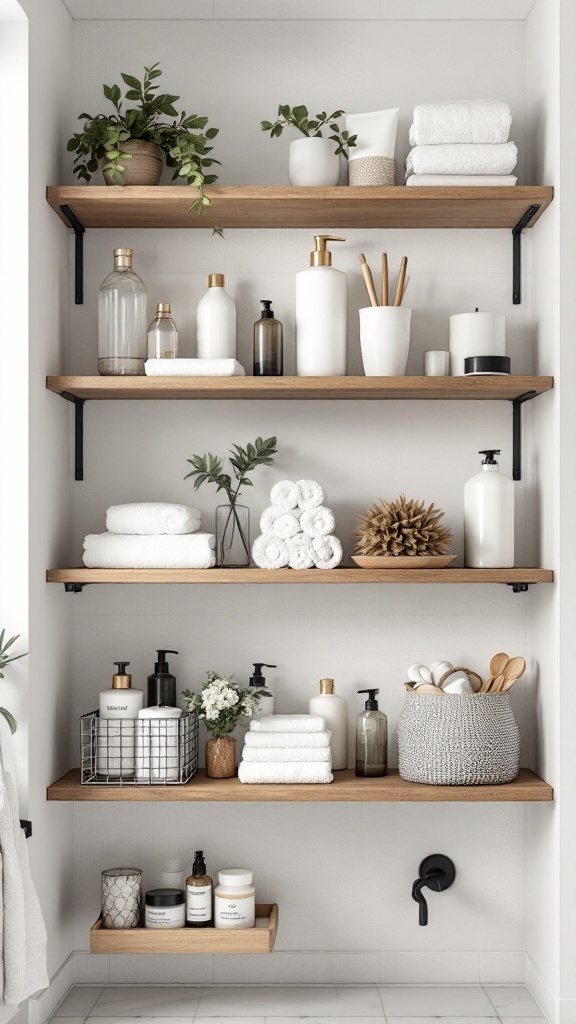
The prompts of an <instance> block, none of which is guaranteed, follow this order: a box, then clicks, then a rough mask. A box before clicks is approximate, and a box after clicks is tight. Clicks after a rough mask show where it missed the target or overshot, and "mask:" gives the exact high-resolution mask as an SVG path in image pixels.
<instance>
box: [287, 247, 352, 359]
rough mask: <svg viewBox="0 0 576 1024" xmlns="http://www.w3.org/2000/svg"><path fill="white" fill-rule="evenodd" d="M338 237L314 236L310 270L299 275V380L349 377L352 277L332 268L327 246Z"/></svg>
mask: <svg viewBox="0 0 576 1024" xmlns="http://www.w3.org/2000/svg"><path fill="white" fill-rule="evenodd" d="M344 241H346V239H344V238H340V237H338V236H336V235H314V251H313V252H311V253H310V266H309V267H308V269H307V270H301V271H299V273H298V274H296V372H297V374H298V376H299V377H343V376H345V374H346V334H347V321H348V275H347V274H345V273H344V271H343V270H337V269H336V268H335V267H333V266H332V253H331V252H330V250H329V249H327V247H326V242H344Z"/></svg>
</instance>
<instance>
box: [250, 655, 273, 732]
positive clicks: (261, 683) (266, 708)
mask: <svg viewBox="0 0 576 1024" xmlns="http://www.w3.org/2000/svg"><path fill="white" fill-rule="evenodd" d="M252 664H253V665H254V675H252V676H250V682H249V684H248V685H249V686H251V687H254V688H255V690H256V693H259V694H260V703H259V705H258V710H257V711H256V714H255V715H254V717H255V718H261V717H262V716H263V715H273V714H274V694H273V693H270V690H268V689H267V687H266V680H265V678H264V676H263V675H262V669H263V668H278V666H277V665H267V664H266V662H264V661H254V662H252Z"/></svg>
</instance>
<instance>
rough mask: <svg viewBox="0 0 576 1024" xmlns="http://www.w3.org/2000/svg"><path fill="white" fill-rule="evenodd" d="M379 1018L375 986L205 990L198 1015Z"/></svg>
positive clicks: (380, 1012) (380, 1007)
mask: <svg viewBox="0 0 576 1024" xmlns="http://www.w3.org/2000/svg"><path fill="white" fill-rule="evenodd" d="M254 1014H264V1016H266V1017H278V1016H284V1017H285V1016H288V1017H336V1018H338V1019H341V1018H342V1017H344V1018H346V1017H350V1016H356V1017H372V1018H373V1017H380V1018H381V1017H382V1016H383V1010H382V1003H381V1001H380V997H379V995H378V989H377V988H376V986H375V985H371V986H365V987H358V988H352V987H350V988H344V987H335V986H318V987H316V986H312V985H311V986H309V987H306V988H304V987H301V986H296V985H294V986H292V985H291V986H282V985H277V986H274V987H270V986H267V987H264V986H263V987H252V986H247V987H245V988H214V989H208V988H206V989H204V991H203V993H202V998H201V999H200V1005H199V1007H198V1016H199V1017H219V1016H220V1017H222V1016H223V1017H226V1016H237V1017H242V1018H244V1017H250V1016H253V1015H254Z"/></svg>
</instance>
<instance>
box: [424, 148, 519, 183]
mask: <svg viewBox="0 0 576 1024" xmlns="http://www.w3.org/2000/svg"><path fill="white" fill-rule="evenodd" d="M517 160H518V149H517V148H516V144H515V143H514V142H506V143H504V145H502V146H489V145H478V146H475V145H461V146H456V145H454V146H416V148H415V149H411V150H410V152H409V153H408V156H407V158H406V177H407V178H408V177H409V176H410V175H411V174H511V173H512V171H513V170H514V168H515V167H516V161H517Z"/></svg>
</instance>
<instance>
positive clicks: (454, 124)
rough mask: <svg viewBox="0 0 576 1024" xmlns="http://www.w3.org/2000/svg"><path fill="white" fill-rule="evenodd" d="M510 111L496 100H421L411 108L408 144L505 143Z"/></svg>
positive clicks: (509, 122) (509, 123)
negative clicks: (442, 101) (445, 101)
mask: <svg viewBox="0 0 576 1024" xmlns="http://www.w3.org/2000/svg"><path fill="white" fill-rule="evenodd" d="M511 124H512V112H511V110H510V107H509V106H508V104H507V103H502V102H500V101H498V100H473V101H467V100H457V101H456V102H453V103H421V104H420V105H419V106H417V107H414V120H413V122H412V125H411V127H410V133H409V139H410V145H411V146H443V145H445V144H446V143H458V144H462V143H467V142H473V143H490V144H491V145H501V144H502V143H504V142H508V136H509V134H510V125H511Z"/></svg>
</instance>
